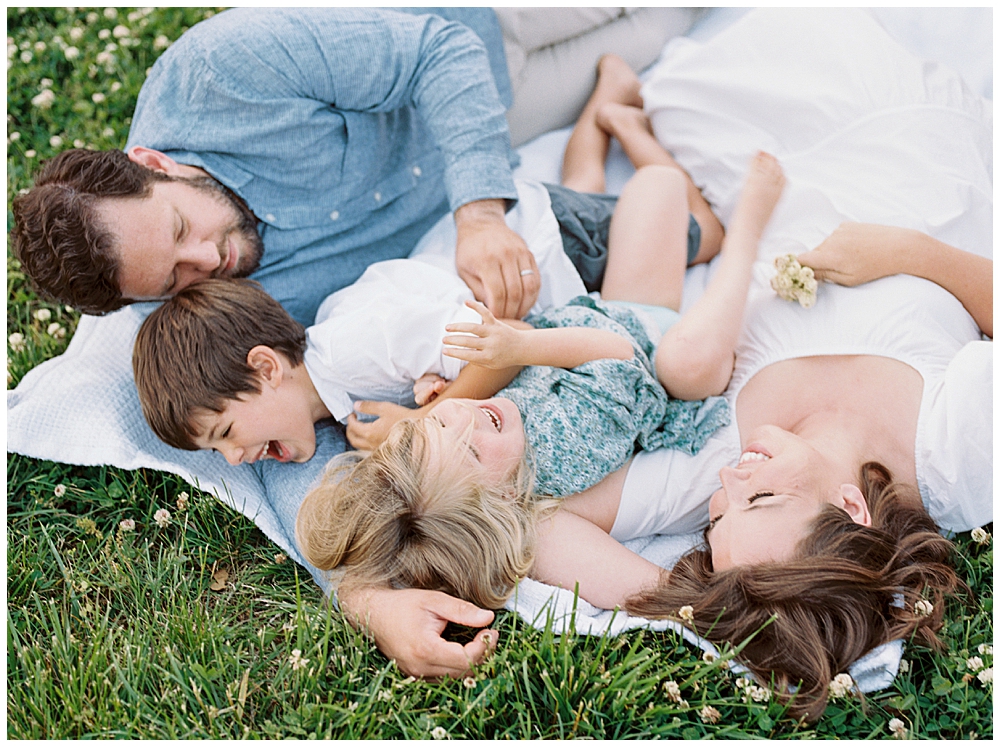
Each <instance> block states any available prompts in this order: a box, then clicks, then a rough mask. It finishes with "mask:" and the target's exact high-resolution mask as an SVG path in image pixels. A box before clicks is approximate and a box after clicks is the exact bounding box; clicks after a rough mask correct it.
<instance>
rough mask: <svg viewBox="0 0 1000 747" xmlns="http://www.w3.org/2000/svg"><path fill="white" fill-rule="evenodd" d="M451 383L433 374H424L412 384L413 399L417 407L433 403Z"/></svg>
mask: <svg viewBox="0 0 1000 747" xmlns="http://www.w3.org/2000/svg"><path fill="white" fill-rule="evenodd" d="M450 383H451V382H450V381H448V379H443V378H441V377H440V376H438V375H437V374H435V373H426V374H424V375H423V376H421V377H420V378H419V379H417V380H416V381H414V382H413V399H414V400H415V401H416V403H417V406H418V407H423V406H424V405H426V404H427V403H428V402H433V401H434V400H435V399H436V398H437V396H438V395H439V394H441V393H442V392H443V391H444V390H445V389H447V388H448V385H449V384H450Z"/></svg>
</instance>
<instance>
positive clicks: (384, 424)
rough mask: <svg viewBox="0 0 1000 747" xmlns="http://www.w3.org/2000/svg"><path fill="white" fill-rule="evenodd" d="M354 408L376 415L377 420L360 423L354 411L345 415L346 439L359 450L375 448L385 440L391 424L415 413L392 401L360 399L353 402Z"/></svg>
mask: <svg viewBox="0 0 1000 747" xmlns="http://www.w3.org/2000/svg"><path fill="white" fill-rule="evenodd" d="M354 409H355V410H357V411H358V412H361V413H364V414H366V415H377V416H378V420H372V421H371V422H370V423H362V422H361V421H360V420H358V416H357V415H355V414H354V413H351V414H350V415H348V416H347V441H348V442H349V443H350V444H351V446H353V447H354V448H355V449H359V450H361V451H371V450H372V449H375V448H377V447H378V446H379V445H380V444H381V443H382V442H383V441H385V437H386V436H387V435H388V434H389V430H390V429H391V428H392V426H394V425H395V424H396V423H398V422H399V421H400V420H405V419H406V418H412V417H414V415H415V414H416V413H415V411H414V410H411V409H410V408H408V407H401V406H400V405H395V404H393V403H392V402H368V401H360V402H355V403H354Z"/></svg>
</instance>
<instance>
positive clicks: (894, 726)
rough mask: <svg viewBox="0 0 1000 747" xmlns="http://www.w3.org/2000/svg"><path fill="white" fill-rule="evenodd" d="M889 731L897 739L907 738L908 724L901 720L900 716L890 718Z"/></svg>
mask: <svg viewBox="0 0 1000 747" xmlns="http://www.w3.org/2000/svg"><path fill="white" fill-rule="evenodd" d="M889 731H890V732H892V736H893V737H895V738H896V739H905V738H906V724H904V723H903V722H902V721H900V720H899V719H898V718H894V719H890V720H889Z"/></svg>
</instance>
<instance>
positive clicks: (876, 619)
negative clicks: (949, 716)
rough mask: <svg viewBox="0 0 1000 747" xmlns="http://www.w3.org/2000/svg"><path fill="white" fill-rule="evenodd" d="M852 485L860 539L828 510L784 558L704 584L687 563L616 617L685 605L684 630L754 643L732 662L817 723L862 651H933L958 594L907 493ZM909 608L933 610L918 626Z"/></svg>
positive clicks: (701, 566)
mask: <svg viewBox="0 0 1000 747" xmlns="http://www.w3.org/2000/svg"><path fill="white" fill-rule="evenodd" d="M861 483H862V490H863V491H864V493H865V496H866V498H867V500H868V507H869V511H870V513H871V517H872V526H871V527H866V526H862V525H860V524H855V523H854V522H853V521H852V520H851V518H850V517H849V516H848V514H847V513H846V512H845V511H843V510H841V509H839V508H836V507H834V506H828V507H826V508H825V509H824V510H823V511H822V512H821V513H820V515H819V517H818V518H817V519H816V521H815V522H814V524H813V528H812V532H811V533H810V535H809V536H808V537H806V538H805V539H803V540H802V541H801V542H800V543H799V546H798V547H797V548H796V549H797V553H796V558H795V559H793V560H790V561H787V562H784V563H766V564H760V565H753V566H741V567H737V568H732V569H729V570H726V571H723V572H720V573H714V572H713V570H712V556H711V552H710V551H709V550H704V549H702V550H695V551H692V552H690V553H688V554H687V555H685V556H684V557H683V558H681V559H680V561H678V562H677V564H676V565H675V566H674V568H673V570H672V571H671V572H670V574H669V576H668V577H667V576H665V579H664V582H663V583H661V584H660V586H658V587H657V588H655V589H652V590H650V591H648V592H644V593H641V594H638V595H636V596H634V597H632V598H630V599H629V600H628V601H627V603H626V609H627V610H628V611H629V613H631V614H635V615H641V616H643V617H647V618H675V619H677V618H678V610H679V609H680V608H681V607H683V606H684V605H691V606H692V607H693V608H694V622H693V627H694V628H695V629H696V630H697V632H698V633H699V634H700V635H702V636H703V637H705V638H707V639H708V640H710V641H713V642H716V643H722V642H729V643H730V644H732V645H733V646H737V645H739V644H740V643H742V642H743V641H744V640H745V639H747V638H748V637H749V636H751V635H754V634H756V635H754V637H753V638H752V640H750V642H749V643H747V645H746V646H745V648H743V650H742V652H741V653H740V655H739V659H740V661H741V662H742V663H744V664H745V665H746V666H747V667H748V668H749V669H750V670H751V671H752V672H753V673H754V674H755V675H756V676H757V677H758V678H759V679H760V680H761V681H762V682H764V683H767V682H771V681H773V683H774V689H775V694H776V696H777V697H779V698H781V699H782V700H784V701H786V702H787V703H788V708H789V714H790V715H791V716H793V717H794V718H801V717H803V716H804V717H805V718H806V719H807V720H809V721H814V720H816V719H818V718H819V717H820V716H821V715H822V713H823V710H824V709H825V708H826V701H827V697H828V688H829V684H830V681H831V680H832V679H833V678H834V677H835V676H836V675H837V674H839V673H841V672H846V671H847V668H848V667H849V666H850V664H852V663H853V662H854V661H855V660H857V659H858V658H859V657H861V656H862V655H864V654H865V653H867V652H868V651H870V650H871V649H872V648H874V647H876V646H878V645H879V644H882V643H885V642H886V641H890V640H894V639H897V638H908V637H910V636H911V635H912V636H913V637H914V638H915V639H916V640H918V641H920V642H922V643H923V644H925V645H928V646H930V647H932V648H940V647H942V645H943V644H942V643H941V641H940V639H939V638H938V637H937V635H936V632H935V631H937V630H938V629H940V627H941V625H942V621H943V616H944V600H945V595H947V594H948V593H950V592H952V591H954V590H955V589H956V587H962V588H966V587H965V585H964V584H963V583H962V582H961V580H960V579H959V578H958V576H956V574H955V572H954V570H953V569H952V567H951V564H950V558H951V553H952V550H953V547H954V546H953V545H952V543H951V542H950V541H948V540H947V539H945V538H944V537H942V536H941V535H940V534H939V533H938V532H937V527H936V526H935V524H934V521H933V520H932V519H931V517H930V516H929V515H928V514H927V512H926V511H925V510H924V507H923V504H922V502H921V500H920V496H919V494H918V493H917V491H916V490H915V489H914V488H912V487H910V486H907V485H903V484H900V483H893V482H892V477H891V475H890V473H889V471H888V470H887V469H886V468H885V467H884V466H882V465H881V464H878V463H877V462H868V463H866V464H865V465H864V466H863V467H862V468H861ZM920 600H926V601H928V602H930V603H931V604H932V605H933V611H932V612H931V613H930V614H921V613H922V612H923V611H924V610H923V609H920V608H918V607H916V603H917V602H919V601H920ZM900 603H902V606H900ZM920 607H921V608H923V607H924V605H920ZM772 617H774V619H773V620H771V618H772ZM769 621H771V622H770V623H769ZM793 692H794V695H793Z"/></svg>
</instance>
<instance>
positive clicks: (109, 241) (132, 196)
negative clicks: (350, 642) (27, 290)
mask: <svg viewBox="0 0 1000 747" xmlns="http://www.w3.org/2000/svg"><path fill="white" fill-rule="evenodd" d="M414 12H415V13H425V12H426V11H423V10H417V11H414ZM436 12H440V13H442V14H446V15H450V16H451V17H454V18H457V19H460V20H462V21H463V22H465V23H467V24H469V25H470V26H471V27H472V28H475V29H476V30H477V32H478V33H479V36H478V37H477V35H476V34H474V33H472V32H471V31H470V30H469V29H468V28H466V27H465V26H463V25H459V24H456V23H450V22H447V21H445V20H443V19H442V18H440V17H437V16H430V15H410V14H406V13H395V12H389V11H381V10H368V9H319V8H313V9H298V10H263V9H238V10H231V11H227V12H225V13H222V14H219V15H218V16H216V17H214V18H212V19H211V20H209V21H206V22H204V23H201V24H198V25H197V26H195V27H194V28H192V29H191V30H190V31H188V32H187V33H185V34H184V36H182V37H181V39H179V40H178V41H177V43H175V44H174V45H173V46H172V47H171V48H170V49H169V50H168V51H167V52H166V53H165V54H164V55H163V56H162V57H161V58H160V59H159V60H158V61H157V63H156V64H155V65H154V66H153V68H152V70H151V71H150V74H149V77H148V79H147V81H146V84H145V85H144V86H143V89H142V92H141V93H140V96H139V100H138V103H137V106H136V111H135V114H134V116H133V121H132V127H131V131H130V134H129V140H128V144H127V146H126V152H125V153H121V152H107V153H94V152H87V151H67V152H66V153H65V154H62V155H60V156H59V157H57V158H56V159H53V162H52V163H51V164H49V166H48V167H47V168H46V170H45V171H44V172H43V173H42V174H41V175H40V176H39V178H38V180H37V181H36V186H35V187H34V188H33V189H32V190H31V191H30V192H29V193H27V194H25V195H23V196H20V197H18V198H17V199H16V200H15V203H14V216H15V228H14V230H13V232H12V243H13V245H14V248H15V251H16V252H17V254H18V257H19V258H20V260H21V262H22V264H23V266H24V268H25V270H26V271H27V273H28V275H29V276H30V277H31V278H32V279H33V281H34V282H35V284H36V286H38V287H39V288H40V290H41V291H42V292H43V293H45V294H47V295H50V296H52V297H55V298H57V299H59V300H61V301H63V302H65V303H69V304H71V305H73V306H75V307H76V308H78V309H80V310H82V311H85V312H89V313H96V314H102V313H106V312H109V311H112V310H114V309H116V308H120V307H121V306H122V305H124V304H127V303H129V302H131V301H136V300H151V299H158V298H163V297H166V296H170V295H172V294H173V293H176V292H177V291H178V290H180V289H181V288H183V287H185V286H186V285H188V284H190V283H191V282H193V281H194V280H196V279H200V278H204V277H209V276H216V277H218V276H221V277H237V276H244V275H248V274H252V275H253V277H254V278H255V279H257V280H259V281H260V282H261V283H262V284H263V286H264V288H265V289H266V290H267V291H268V292H269V293H270V294H271V295H272V296H273V297H275V298H276V299H277V300H278V301H280V302H281V303H282V304H283V305H284V306H285V308H286V309H288V311H289V312H290V313H291V314H292V316H293V317H295V318H296V319H298V320H299V321H300V322H303V323H306V324H309V323H311V322H312V320H313V317H314V315H315V312H316V308H317V306H318V305H319V302H320V301H321V300H322V299H323V298H324V297H326V296H327V295H328V294H330V293H331V292H333V291H335V290H337V289H339V288H341V287H343V286H345V285H347V284H349V283H351V282H352V281H353V280H355V279H356V278H357V277H359V276H360V275H361V273H362V272H363V271H364V269H365V267H367V266H368V265H369V264H371V263H372V262H376V261H379V260H383V259H389V258H393V257H403V256H406V255H407V254H408V253H409V251H410V250H411V249H412V248H413V246H414V245H415V244H416V242H417V240H418V238H419V237H420V236H421V235H422V234H423V233H424V232H425V231H426V230H427V229H428V228H429V227H430V226H431V225H433V224H434V222H435V221H436V220H437V219H438V218H439V217H440V216H441V215H443V214H444V213H445V212H446V211H447V210H448V209H449V208H450V209H451V210H453V211H454V213H455V221H456V226H457V234H458V244H457V258H456V265H457V269H458V272H459V274H460V275H461V277H462V278H463V279H464V280H465V281H466V282H467V283H468V284H469V286H470V288H471V289H472V290H473V292H474V293H475V295H476V297H477V298H479V299H480V300H482V301H483V302H484V303H486V305H487V306H489V307H490V309H491V310H492V311H493V312H494V313H495V314H497V315H501V316H507V317H510V316H523V315H524V314H525V313H526V312H527V310H528V309H529V308H530V307H531V305H532V304H533V303H534V301H535V298H536V297H537V295H538V290H539V286H538V274H537V268H536V266H535V261H534V258H533V256H532V255H531V253H530V252H529V251H528V250H527V247H526V246H525V244H524V242H523V241H522V240H521V238H520V237H519V236H517V235H516V234H515V233H513V232H512V231H510V229H508V228H507V226H506V224H505V223H504V220H503V217H504V213H505V209H506V206H507V204H508V202H509V201H512V200H515V199H516V192H515V189H514V184H513V181H512V180H511V175H510V161H511V151H510V145H509V136H508V133H507V126H506V122H505V120H504V107H503V105H502V104H501V101H500V97H499V95H498V93H497V86H496V84H495V83H494V74H497V75H498V76H499V78H498V79H499V80H500V81H501V88H504V89H505V90H506V89H507V85H508V84H507V79H506V68H505V63H504V60H503V55H502V52H500V49H501V47H500V37H499V30H498V28H497V27H496V22H495V19H494V17H493V15H492V11H490V10H488V9H443V10H441V11H436ZM480 37H482V38H483V39H486V40H488V41H489V42H490V49H491V50H492V52H494V57H493V71H492V73H491V64H490V63H491V60H490V57H489V56H488V52H487V48H486V47H485V46H484V43H483V41H482V40H481V39H480ZM320 467H321V465H317V471H318V469H319V468H320ZM341 602H342V604H343V607H344V609H345V611H346V612H347V613H348V616H349V617H350V619H351V620H352V621H353V622H354V623H355V624H357V625H362V626H366V627H367V630H368V631H369V632H370V633H371V634H372V635H373V637H374V639H375V642H376V643H377V645H378V646H379V647H380V648H381V649H382V651H383V652H384V653H385V654H386V655H387V656H389V657H390V658H394V659H396V660H397V662H398V664H399V666H400V667H401V668H402V669H404V670H405V671H407V672H409V673H411V674H416V675H424V676H440V675H445V674H452V675H456V676H458V675H460V674H462V673H464V672H465V671H466V670H467V669H468V667H469V666H470V664H472V663H475V662H478V661H481V660H482V659H483V658H484V657H485V655H486V654H487V653H488V652H489V650H491V649H492V647H493V646H495V645H496V640H497V636H496V634H495V633H493V632H492V631H480V633H479V634H478V635H477V636H476V637H475V639H474V640H473V641H472V642H470V643H468V644H466V645H465V646H462V645H460V644H458V643H449V642H446V641H444V640H443V639H442V638H441V636H440V634H441V632H442V631H443V630H444V627H445V625H446V624H447V622H448V621H452V622H455V623H459V624H463V625H468V626H473V627H483V626H485V625H488V624H489V623H490V622H491V620H492V618H493V613H492V612H489V611H486V610H480V609H478V608H476V607H474V606H473V605H470V604H468V603H465V602H461V601H459V600H455V599H452V598H450V597H447V596H446V595H443V594H439V593H436V592H426V591H421V590H385V589H369V590H365V592H363V593H358V594H355V595H353V596H352V597H351V598H350V599H342V600H341Z"/></svg>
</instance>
